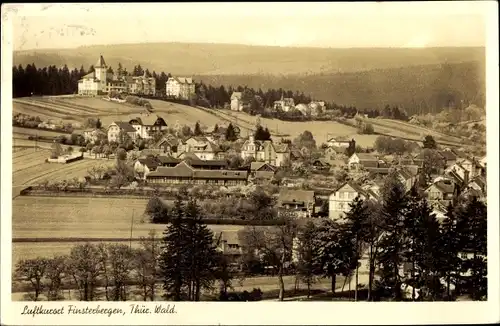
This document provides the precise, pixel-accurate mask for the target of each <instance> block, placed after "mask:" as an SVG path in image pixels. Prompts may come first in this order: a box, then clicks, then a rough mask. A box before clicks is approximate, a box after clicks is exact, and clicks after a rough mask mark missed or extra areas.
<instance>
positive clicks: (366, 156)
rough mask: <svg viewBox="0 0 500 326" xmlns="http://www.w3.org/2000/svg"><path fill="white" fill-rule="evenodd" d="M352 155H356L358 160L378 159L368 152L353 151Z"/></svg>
mask: <svg viewBox="0 0 500 326" xmlns="http://www.w3.org/2000/svg"><path fill="white" fill-rule="evenodd" d="M352 155H356V156H357V157H358V158H359V160H360V161H378V158H376V157H375V156H374V155H372V154H369V153H354V154H352Z"/></svg>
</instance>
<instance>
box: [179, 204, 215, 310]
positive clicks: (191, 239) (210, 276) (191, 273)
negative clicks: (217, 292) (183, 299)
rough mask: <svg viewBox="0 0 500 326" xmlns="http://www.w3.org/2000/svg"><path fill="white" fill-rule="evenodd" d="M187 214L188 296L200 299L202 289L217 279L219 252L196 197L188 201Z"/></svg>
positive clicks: (209, 286) (190, 298) (192, 299)
mask: <svg viewBox="0 0 500 326" xmlns="http://www.w3.org/2000/svg"><path fill="white" fill-rule="evenodd" d="M185 214H186V217H185V218H186V231H187V235H186V240H187V242H188V243H187V245H186V247H185V248H184V250H185V252H186V256H187V257H188V262H187V263H188V276H187V277H186V278H187V279H188V297H189V300H191V301H200V294H201V290H202V289H211V288H212V286H213V283H214V281H215V275H216V270H217V268H218V266H217V265H218V263H219V260H218V259H217V258H218V254H217V252H216V249H215V246H214V236H213V233H212V231H210V230H209V229H208V228H207V226H206V224H204V223H203V221H202V218H201V215H200V214H201V212H200V208H199V206H198V205H197V203H196V201H195V200H194V199H192V200H190V201H189V202H188V203H187V205H186V209H185Z"/></svg>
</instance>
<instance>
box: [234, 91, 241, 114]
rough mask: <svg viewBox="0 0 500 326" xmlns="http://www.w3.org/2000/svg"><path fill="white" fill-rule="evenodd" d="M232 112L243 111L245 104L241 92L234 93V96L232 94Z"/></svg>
mask: <svg viewBox="0 0 500 326" xmlns="http://www.w3.org/2000/svg"><path fill="white" fill-rule="evenodd" d="M231 110H232V111H242V110H243V102H242V94H241V92H233V94H231Z"/></svg>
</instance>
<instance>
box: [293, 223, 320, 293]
mask: <svg viewBox="0 0 500 326" xmlns="http://www.w3.org/2000/svg"><path fill="white" fill-rule="evenodd" d="M316 231H317V229H316V226H315V225H314V223H313V222H311V221H308V222H307V224H306V225H305V226H304V228H303V229H302V230H301V231H299V232H298V236H297V242H298V243H297V244H298V246H297V248H296V249H297V273H298V275H299V277H300V279H301V280H302V281H303V282H305V283H306V285H307V298H309V297H310V296H311V285H312V284H313V283H314V282H315V281H316V274H317V273H318V268H317V265H316V264H317V258H316V257H317V255H318V249H319V248H318V247H319V246H318V241H316Z"/></svg>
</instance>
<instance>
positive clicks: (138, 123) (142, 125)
mask: <svg viewBox="0 0 500 326" xmlns="http://www.w3.org/2000/svg"><path fill="white" fill-rule="evenodd" d="M129 124H130V125H131V126H132V127H134V129H135V130H136V133H137V136H138V137H140V138H143V139H150V138H153V135H154V133H156V132H161V131H163V130H166V129H167V123H166V122H165V120H164V119H163V118H162V117H159V116H157V115H156V114H143V115H141V116H140V117H135V118H132V119H131V120H130V121H129Z"/></svg>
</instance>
